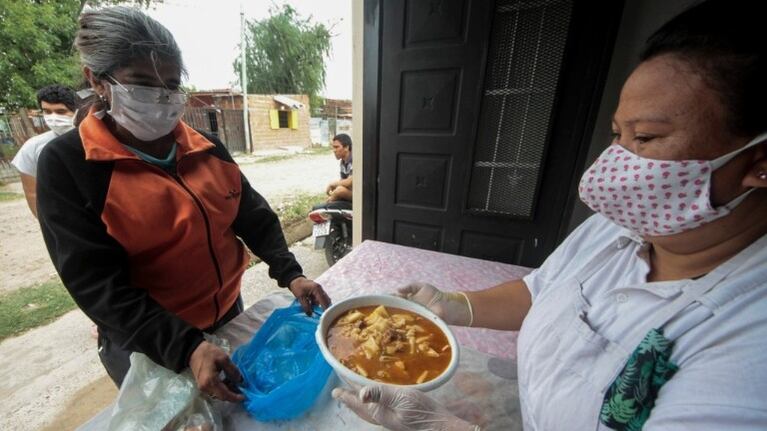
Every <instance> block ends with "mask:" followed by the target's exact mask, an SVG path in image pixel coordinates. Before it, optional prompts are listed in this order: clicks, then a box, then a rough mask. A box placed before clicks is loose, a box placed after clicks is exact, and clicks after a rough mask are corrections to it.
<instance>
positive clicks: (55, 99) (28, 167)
mask: <svg viewBox="0 0 767 431" xmlns="http://www.w3.org/2000/svg"><path fill="white" fill-rule="evenodd" d="M37 103H38V104H39V105H40V109H41V110H42V111H43V120H44V121H45V125H46V126H48V128H49V129H50V130H49V131H47V132H45V133H41V134H39V135H37V136H34V137H32V138H30V139H29V140H27V142H25V143H24V145H22V146H21V149H19V152H18V153H16V156H15V157H14V158H13V161H11V163H12V164H13V166H15V167H16V169H17V170H18V171H19V175H20V176H21V185H22V187H23V188H24V196H25V197H26V198H27V205H29V209H30V210H31V211H32V214H33V215H34V216H35V217H37V192H36V191H35V188H36V186H37V180H36V178H37V158H38V157H40V153H41V152H42V151H43V148H45V146H46V145H48V142H50V141H51V140H53V138H55V137H57V136H59V135H62V134H64V133H66V132H68V131H70V130H72V129H73V128H74V124H73V120H74V116H75V112H76V111H77V109H76V107H75V92H74V91H73V90H72V89H71V88H68V87H64V86H61V85H49V86H47V87H43V88H41V89H40V90H39V91H38V92H37Z"/></svg>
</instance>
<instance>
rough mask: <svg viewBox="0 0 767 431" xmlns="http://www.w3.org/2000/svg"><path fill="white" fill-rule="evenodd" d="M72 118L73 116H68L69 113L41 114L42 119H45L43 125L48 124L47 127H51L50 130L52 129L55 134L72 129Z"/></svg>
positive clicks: (73, 126) (61, 133)
mask: <svg viewBox="0 0 767 431" xmlns="http://www.w3.org/2000/svg"><path fill="white" fill-rule="evenodd" d="M73 119H74V117H73V116H72V117H70V116H69V115H61V114H47V115H43V121H45V125H46V126H48V128H49V129H51V131H53V133H54V134H55V135H56V136H59V135H63V134H64V133H67V132H68V131H70V130H72V129H74V128H75V125H74V124H73V123H72V121H73Z"/></svg>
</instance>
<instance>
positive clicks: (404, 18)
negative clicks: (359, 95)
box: [363, 0, 621, 266]
mask: <svg viewBox="0 0 767 431" xmlns="http://www.w3.org/2000/svg"><path fill="white" fill-rule="evenodd" d="M575 3H576V2H575V1H574V0H498V1H489V0H474V1H471V0H380V1H373V0H368V1H367V2H366V10H365V13H366V22H365V24H366V28H365V38H366V40H365V44H366V50H365V55H366V58H365V71H364V74H365V83H364V91H365V132H364V135H365V147H364V148H365V160H364V161H363V163H364V172H365V175H366V181H365V190H363V198H364V201H363V206H364V210H363V216H364V221H365V225H363V235H364V236H365V237H367V238H376V239H379V240H382V241H388V242H393V243H397V244H402V245H407V246H413V247H419V248H425V249H431V250H438V251H444V252H448V253H454V254H461V255H465V256H472V257H478V258H483V259H490V260H497V261H502V262H508V263H516V264H522V265H528V266H537V265H539V264H540V263H541V262H542V261H543V259H544V258H545V257H546V256H547V255H548V254H549V253H550V252H551V251H552V250H553V249H554V248H555V247H556V245H557V244H558V243H559V241H560V240H561V238H562V237H563V235H564V226H565V225H566V218H567V217H568V214H569V212H570V210H571V208H572V203H573V199H574V195H573V193H572V191H573V190H574V189H575V182H576V181H577V176H578V175H579V173H580V170H581V168H582V165H583V160H582V159H583V155H584V152H585V150H586V148H587V146H588V145H587V144H588V142H587V140H588V137H589V136H590V131H591V126H592V125H593V119H594V117H595V113H596V109H595V108H596V104H597V102H598V100H599V95H600V93H601V88H602V82H603V80H604V76H603V75H604V72H605V71H606V68H607V64H608V61H609V52H611V49H610V48H611V47H612V41H613V40H614V31H615V28H616V24H615V23H617V21H619V18H620V9H621V4H620V2H604V3H602V2H577V3H578V4H577V5H576V4H575ZM599 3H601V4H599ZM371 80H372V81H373V82H374V83H375V85H374V84H373V83H371ZM371 117H374V118H371ZM372 119H375V120H376V121H375V122H374V123H373V124H371V120H372ZM367 159H374V160H367ZM374 175H375V176H374ZM376 179H377V182H376V181H375V180H376ZM371 219H372V220H371ZM371 222H372V223H371Z"/></svg>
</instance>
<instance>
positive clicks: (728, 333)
mask: <svg viewBox="0 0 767 431" xmlns="http://www.w3.org/2000/svg"><path fill="white" fill-rule="evenodd" d="M616 243H621V244H622V245H624V247H623V248H622V249H620V250H618V251H617V252H616V253H614V254H613V255H612V256H611V257H610V258H608V259H607V260H606V261H605V262H604V264H603V265H601V268H600V269H598V270H597V272H595V273H594V275H593V276H592V277H591V278H590V279H589V280H588V281H587V282H586V283H584V284H583V294H584V296H585V297H586V300H587V301H588V302H589V303H590V304H591V308H590V310H589V315H588V316H589V323H590V324H591V326H592V327H593V329H594V330H595V331H598V332H600V333H601V334H602V335H604V336H605V337H606V338H609V339H610V340H612V341H619V340H622V339H623V337H626V336H627V335H628V334H629V333H630V332H631V330H632V329H633V328H634V327H635V326H636V325H637V324H639V323H640V322H641V321H642V320H643V319H646V318H647V316H648V315H650V313H651V311H653V310H657V309H659V308H660V307H662V306H663V305H665V304H668V303H669V302H670V301H671V300H673V299H674V298H676V297H677V296H678V295H679V294H680V291H681V288H682V286H684V285H685V284H686V283H687V282H689V280H679V281H670V282H652V283H647V282H646V281H645V280H646V277H647V274H648V272H649V270H650V266H649V264H648V261H647V249H648V247H647V245H645V244H642V242H641V239H640V238H638V237H636V236H635V235H633V234H631V233H630V232H629V231H628V230H626V229H624V228H622V227H620V226H617V225H615V224H614V223H612V222H611V221H609V220H608V219H606V218H604V217H602V216H601V215H598V214H597V215H594V216H592V217H591V218H589V219H588V220H587V221H586V222H584V223H583V224H582V225H581V226H580V227H578V229H576V230H575V231H574V232H573V233H572V234H571V235H570V236H569V237H568V238H567V239H566V240H565V241H564V242H563V243H562V245H560V246H559V247H558V248H557V249H556V250H555V251H554V253H552V254H551V255H550V256H549V258H548V259H546V262H544V264H543V265H542V266H541V267H540V268H538V269H537V270H535V271H533V272H532V273H530V274H528V275H527V276H526V277H525V278H524V281H525V283H526V284H527V286H528V288H529V289H530V292H531V294H532V297H533V306H535V298H536V297H537V296H538V294H539V293H540V292H542V291H543V290H544V289H547V288H548V287H550V286H553V285H555V284H558V283H561V282H564V281H565V280H567V279H569V278H570V277H573V276H574V275H575V273H576V272H577V271H578V270H579V269H581V268H582V267H583V266H584V265H585V264H586V262H588V261H590V260H591V259H592V258H593V257H594V256H595V255H596V254H597V253H599V252H600V251H601V250H602V249H603V248H604V247H605V246H607V245H609V244H616ZM724 285H729V286H730V287H734V288H735V289H734V290H735V291H738V292H742V293H741V294H740V295H738V296H737V297H736V298H735V299H733V300H731V301H729V302H727V303H726V304H725V305H724V306H723V307H722V308H720V309H719V310H718V311H716V312H715V313H714V315H713V316H711V317H709V318H708V319H707V320H705V321H703V322H702V323H700V324H698V325H697V326H694V327H692V329H689V330H687V329H688V328H689V326H690V324H689V322H691V321H695V322H697V320H695V316H696V314H697V315H700V312H701V311H704V310H702V309H700V307H705V305H699V304H695V305H693V306H690V307H688V308H687V309H685V310H684V311H683V312H682V313H681V314H680V315H679V316H678V317H677V318H675V319H673V320H672V321H671V322H669V323H668V324H667V325H666V328H665V335H666V336H667V337H668V338H669V339H676V340H675V345H674V348H673V350H672V353H671V360H672V361H673V362H674V363H676V364H677V365H678V366H679V371H678V372H677V373H676V374H675V375H674V376H673V378H671V380H669V381H668V382H667V383H666V384H665V385H664V386H663V387H662V388H661V389H660V392H659V394H658V398H657V400H656V404H655V407H654V408H653V410H652V413H651V414H650V417H649V419H648V420H647V422H646V423H645V426H644V428H643V429H644V430H645V431H652V430H693V429H694V430H711V431H713V430H764V429H767V248H763V249H761V250H757V251H756V252H755V253H754V256H753V258H752V259H750V260H749V261H748V263H747V264H746V265H744V266H742V267H741V268H739V269H737V270H736V271H735V272H733V273H732V274H731V275H730V276H729V277H727V278H726V279H725V280H723V281H722V282H721V283H720V284H719V285H718V286H717V287H716V288H715V289H714V290H717V289H718V288H719V287H722V286H724ZM728 290H729V289H728ZM562 300H569V298H562ZM696 309H697V311H696ZM685 331H686V332H685ZM680 333H681V334H682V335H681V336H680V335H679V334H680ZM527 359H528V360H530V361H536V360H545V359H547V358H527ZM534 363H535V362H531V364H534ZM548 390H550V391H556V390H557V388H556V387H552V388H545V391H548ZM545 391H543V392H544V393H545ZM595 414H596V413H595Z"/></svg>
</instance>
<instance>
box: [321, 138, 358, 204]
mask: <svg viewBox="0 0 767 431" xmlns="http://www.w3.org/2000/svg"><path fill="white" fill-rule="evenodd" d="M332 147H333V155H334V156H335V157H336V159H337V160H340V161H341V178H340V179H338V180H336V181H333V182H331V183H330V184H328V187H327V189H326V190H325V192H326V193H327V194H328V202H337V201H347V202H351V201H352V138H350V137H349V135H347V134H346V133H340V134H338V135H336V136H334V137H333V144H332Z"/></svg>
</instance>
